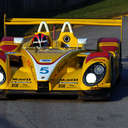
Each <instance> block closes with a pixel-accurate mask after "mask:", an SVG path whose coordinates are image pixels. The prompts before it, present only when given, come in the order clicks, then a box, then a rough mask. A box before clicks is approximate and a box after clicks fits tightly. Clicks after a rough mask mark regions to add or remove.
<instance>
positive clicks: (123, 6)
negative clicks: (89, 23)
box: [55, 0, 128, 18]
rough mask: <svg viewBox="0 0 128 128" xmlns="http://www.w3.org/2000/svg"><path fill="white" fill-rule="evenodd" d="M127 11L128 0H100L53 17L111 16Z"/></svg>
mask: <svg viewBox="0 0 128 128" xmlns="http://www.w3.org/2000/svg"><path fill="white" fill-rule="evenodd" d="M127 13H128V0H101V1H99V2H97V3H95V4H93V5H88V6H87V5H85V7H82V8H80V9H75V10H72V11H69V12H67V13H62V14H59V15H56V16H55V18H112V17H115V16H120V15H123V14H127Z"/></svg>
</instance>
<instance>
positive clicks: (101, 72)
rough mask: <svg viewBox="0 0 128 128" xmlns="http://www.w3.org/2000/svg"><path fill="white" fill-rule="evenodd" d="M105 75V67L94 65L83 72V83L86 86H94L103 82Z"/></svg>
mask: <svg viewBox="0 0 128 128" xmlns="http://www.w3.org/2000/svg"><path fill="white" fill-rule="evenodd" d="M105 73H106V66H105V65H104V64H103V63H99V62H97V63H94V64H92V65H91V66H90V67H89V68H88V69H87V70H86V71H85V73H84V76H83V83H84V84H85V85H87V86H94V85H96V84H98V83H99V82H100V81H102V80H103V78H104V76H105Z"/></svg>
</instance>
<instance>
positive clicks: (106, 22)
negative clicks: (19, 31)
mask: <svg viewBox="0 0 128 128" xmlns="http://www.w3.org/2000/svg"><path fill="white" fill-rule="evenodd" d="M42 21H44V22H46V23H47V24H52V25H56V24H64V23H65V22H69V23H70V24H75V25H89V26H119V27H121V28H122V17H121V18H120V19H45V18H11V19H6V15H4V36H6V28H7V26H10V25H14V26H16V25H18V26H19V25H39V24H40V23H41V22H42ZM121 30H122V29H121ZM121 35H122V34H121ZM121 38H122V37H121Z"/></svg>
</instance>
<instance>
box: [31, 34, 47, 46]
mask: <svg viewBox="0 0 128 128" xmlns="http://www.w3.org/2000/svg"><path fill="white" fill-rule="evenodd" d="M32 46H33V47H36V46H37V47H47V46H49V41H48V36H47V35H44V34H43V33H39V34H35V35H34V37H33V39H32Z"/></svg>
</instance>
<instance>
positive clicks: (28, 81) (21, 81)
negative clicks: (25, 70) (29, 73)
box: [12, 78, 32, 85]
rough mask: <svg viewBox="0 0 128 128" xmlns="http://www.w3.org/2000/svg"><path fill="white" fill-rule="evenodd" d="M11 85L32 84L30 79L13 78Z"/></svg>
mask: <svg viewBox="0 0 128 128" xmlns="http://www.w3.org/2000/svg"><path fill="white" fill-rule="evenodd" d="M12 83H13V84H15V85H16V84H17V83H32V82H31V79H30V78H13V81H12Z"/></svg>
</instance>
